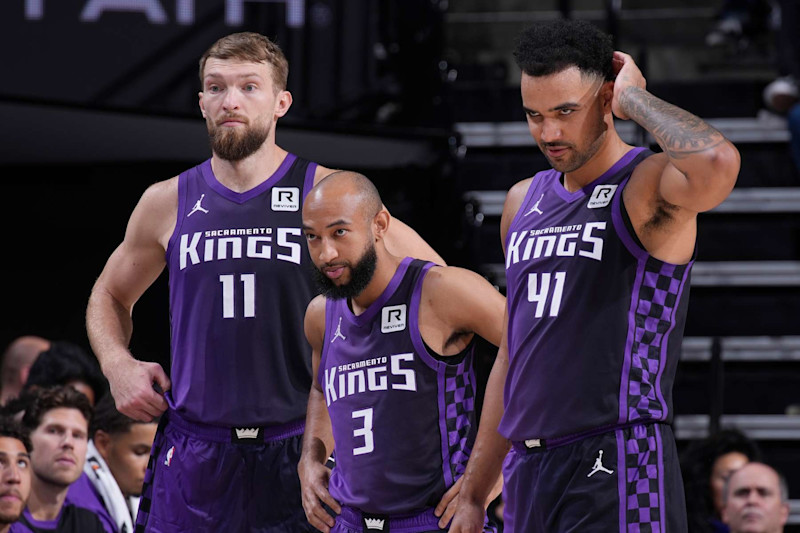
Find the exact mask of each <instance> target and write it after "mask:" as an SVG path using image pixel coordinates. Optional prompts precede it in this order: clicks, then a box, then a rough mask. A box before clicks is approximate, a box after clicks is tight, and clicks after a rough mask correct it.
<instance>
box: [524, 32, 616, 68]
mask: <svg viewBox="0 0 800 533" xmlns="http://www.w3.org/2000/svg"><path fill="white" fill-rule="evenodd" d="M514 58H515V59H516V61H517V65H518V66H519V68H520V69H522V71H523V72H524V73H525V74H527V75H528V76H548V75H550V74H555V73H557V72H561V71H562V70H565V69H568V68H570V67H578V69H579V70H580V71H581V72H582V73H585V74H594V75H597V76H600V77H602V78H603V80H604V81H611V80H613V79H614V67H613V63H612V59H613V58H614V46H613V43H612V40H611V37H610V36H609V35H607V34H605V33H603V32H602V31H600V30H599V29H597V28H596V27H595V26H593V25H592V24H591V23H589V22H586V21H584V20H555V21H552V22H546V23H542V24H537V25H535V26H531V27H530V28H528V29H526V30H525V31H523V32H522V33H521V34H520V36H519V37H518V38H517V46H516V48H515V50H514Z"/></svg>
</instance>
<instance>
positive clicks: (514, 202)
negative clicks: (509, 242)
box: [500, 176, 536, 246]
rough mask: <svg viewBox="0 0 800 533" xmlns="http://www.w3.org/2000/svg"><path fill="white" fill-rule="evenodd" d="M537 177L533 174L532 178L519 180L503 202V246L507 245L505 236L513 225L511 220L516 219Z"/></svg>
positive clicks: (501, 233) (501, 231)
mask: <svg viewBox="0 0 800 533" xmlns="http://www.w3.org/2000/svg"><path fill="white" fill-rule="evenodd" d="M535 177H536V176H531V177H530V178H527V179H524V180H522V181H519V182H517V183H515V184H514V186H513V187H511V189H509V190H508V194H507V195H506V200H505V203H504V204H503V215H502V217H501V219H500V237H501V239H502V243H503V246H505V238H506V234H507V233H508V228H509V227H510V226H511V221H513V220H514V217H515V216H516V215H517V212H518V211H519V208H520V207H521V206H522V202H524V201H525V196H526V195H527V194H528V189H530V188H531V183H533V180H534V178H535Z"/></svg>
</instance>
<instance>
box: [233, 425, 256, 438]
mask: <svg viewBox="0 0 800 533" xmlns="http://www.w3.org/2000/svg"><path fill="white" fill-rule="evenodd" d="M235 431H236V438H237V439H239V440H242V439H257V438H258V428H235Z"/></svg>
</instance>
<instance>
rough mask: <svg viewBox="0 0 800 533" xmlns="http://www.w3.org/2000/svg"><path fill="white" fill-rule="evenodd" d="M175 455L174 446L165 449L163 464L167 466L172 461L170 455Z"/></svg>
mask: <svg viewBox="0 0 800 533" xmlns="http://www.w3.org/2000/svg"><path fill="white" fill-rule="evenodd" d="M173 455H175V446H173V447H172V448H170V449H169V450H168V451H167V458H166V459H164V464H165V465H166V466H169V465H170V464H171V463H172V456H173Z"/></svg>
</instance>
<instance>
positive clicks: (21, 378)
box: [0, 335, 50, 404]
mask: <svg viewBox="0 0 800 533" xmlns="http://www.w3.org/2000/svg"><path fill="white" fill-rule="evenodd" d="M49 348H50V341H48V340H46V339H43V338H41V337H35V336H33V335H26V336H24V337H19V338H18V339H16V340H14V342H12V343H11V344H10V345H9V346H8V348H6V351H5V353H3V362H2V366H0V373H2V393H0V403H3V404H4V403H5V402H6V401H8V400H9V399H11V398H16V397H17V395H18V394H19V392H20V391H21V390H22V386H23V385H24V384H25V381H26V380H27V379H28V371H29V370H30V368H31V365H33V363H34V361H36V358H37V357H39V354H40V353H42V352H44V351H45V350H48V349H49Z"/></svg>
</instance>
